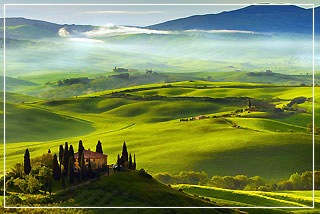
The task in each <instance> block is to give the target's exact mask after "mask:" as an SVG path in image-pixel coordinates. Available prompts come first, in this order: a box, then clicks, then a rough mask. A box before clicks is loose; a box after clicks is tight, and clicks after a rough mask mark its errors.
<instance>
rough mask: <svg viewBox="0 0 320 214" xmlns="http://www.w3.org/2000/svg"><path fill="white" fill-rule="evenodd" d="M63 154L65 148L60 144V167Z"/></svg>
mask: <svg viewBox="0 0 320 214" xmlns="http://www.w3.org/2000/svg"><path fill="white" fill-rule="evenodd" d="M63 154H64V149H63V146H62V145H60V147H59V163H60V167H61V165H62V160H63Z"/></svg>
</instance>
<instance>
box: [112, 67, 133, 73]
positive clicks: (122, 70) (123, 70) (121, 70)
mask: <svg viewBox="0 0 320 214" xmlns="http://www.w3.org/2000/svg"><path fill="white" fill-rule="evenodd" d="M128 71H129V69H127V68H117V67H114V69H113V72H128Z"/></svg>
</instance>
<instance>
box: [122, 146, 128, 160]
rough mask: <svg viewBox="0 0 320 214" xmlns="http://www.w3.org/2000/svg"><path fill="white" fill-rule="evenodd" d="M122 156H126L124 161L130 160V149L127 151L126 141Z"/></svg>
mask: <svg viewBox="0 0 320 214" xmlns="http://www.w3.org/2000/svg"><path fill="white" fill-rule="evenodd" d="M122 156H123V157H124V161H128V151H127V145H126V142H124V143H123V147H122Z"/></svg>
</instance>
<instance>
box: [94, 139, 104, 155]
mask: <svg viewBox="0 0 320 214" xmlns="http://www.w3.org/2000/svg"><path fill="white" fill-rule="evenodd" d="M96 152H98V153H100V154H103V151H102V144H101V142H100V140H99V141H98V144H97V146H96Z"/></svg>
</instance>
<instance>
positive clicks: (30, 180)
mask: <svg viewBox="0 0 320 214" xmlns="http://www.w3.org/2000/svg"><path fill="white" fill-rule="evenodd" d="M26 181H27V192H29V193H37V192H39V190H40V186H41V184H40V183H39V181H38V180H37V179H36V178H35V177H34V176H32V175H28V176H27V177H26Z"/></svg>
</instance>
